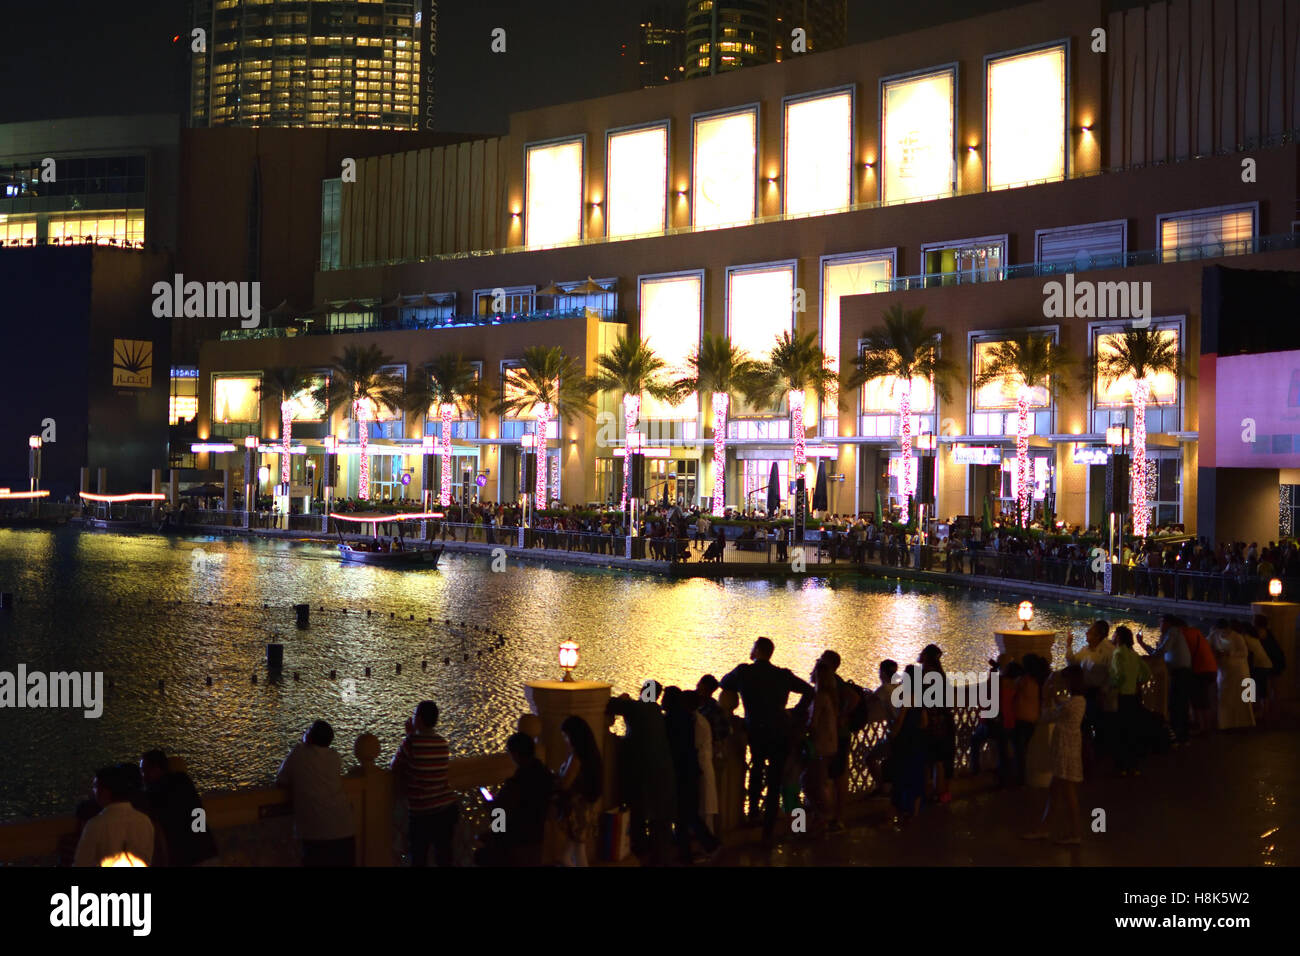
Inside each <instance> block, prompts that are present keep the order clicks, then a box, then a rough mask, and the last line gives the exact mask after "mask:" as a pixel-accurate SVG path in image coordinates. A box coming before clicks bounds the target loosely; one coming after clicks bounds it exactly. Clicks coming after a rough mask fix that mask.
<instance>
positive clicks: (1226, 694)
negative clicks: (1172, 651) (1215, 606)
mask: <svg viewBox="0 0 1300 956" xmlns="http://www.w3.org/2000/svg"><path fill="white" fill-rule="evenodd" d="M1209 641H1210V644H1211V645H1212V646H1213V647H1214V656H1215V657H1216V658H1217V659H1218V661H1219V729H1220V730H1234V729H1236V728H1239V727H1254V726H1255V712H1254V710H1253V709H1252V708H1251V705H1250V702H1249V701H1246V700H1243V699H1242V695H1243V691H1244V687H1243V684H1244V682H1245V681H1246V680H1247V679H1248V678H1249V677H1250V662H1249V656H1248V655H1249V652H1248V650H1247V647H1246V639H1245V638H1244V637H1243V636H1242V635H1241V634H1240V633H1238V632H1237V630H1236V629H1235V628H1233V627H1232V626H1231V625H1229V624H1228V623H1227V622H1226V621H1220V622H1219V623H1218V625H1216V626H1215V628H1214V630H1213V631H1211V632H1210V636H1209Z"/></svg>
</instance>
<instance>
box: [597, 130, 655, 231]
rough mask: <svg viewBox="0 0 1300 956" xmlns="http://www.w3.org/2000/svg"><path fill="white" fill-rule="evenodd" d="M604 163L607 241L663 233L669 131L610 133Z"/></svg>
mask: <svg viewBox="0 0 1300 956" xmlns="http://www.w3.org/2000/svg"><path fill="white" fill-rule="evenodd" d="M606 163H607V165H606V170H607V172H606V176H607V177H608V181H609V196H608V197H607V198H608V203H607V204H606V207H605V210H606V215H607V217H608V219H607V223H608V226H607V228H608V235H609V236H610V238H617V237H619V236H635V235H641V234H644V233H650V232H662V231H663V230H664V228H665V227H666V225H667V219H666V215H667V211H668V127H667V126H654V127H651V128H649V129H634V130H628V131H627V132H624V133H612V134H611V135H610V137H609V143H608V154H607V159H606Z"/></svg>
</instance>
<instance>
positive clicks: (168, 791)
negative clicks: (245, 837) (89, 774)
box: [140, 750, 217, 866]
mask: <svg viewBox="0 0 1300 956" xmlns="http://www.w3.org/2000/svg"><path fill="white" fill-rule="evenodd" d="M140 774H141V776H142V777H143V778H144V802H145V805H146V807H147V812H148V814H149V818H150V819H151V820H153V823H154V826H155V828H157V829H158V830H160V831H161V832H162V837H163V839H164V840H165V841H166V846H167V865H168V866H194V865H195V864H196V863H201V862H203V861H204V860H210V859H212V858H213V857H214V856H216V855H217V842H216V840H214V839H213V838H212V833H211V831H209V830H208V825H207V818H206V816H205V815H204V813H203V812H202V811H203V800H202V799H201V798H200V797H199V791H198V790H197V789H196V788H195V786H194V781H193V780H191V779H190V776H189V774H187V773H185V772H183V771H177V770H172V769H170V767H169V765H168V761H167V754H166V753H165V752H164V751H162V750H148V751H146V752H145V753H144V754H143V755H142V756H141V757H140Z"/></svg>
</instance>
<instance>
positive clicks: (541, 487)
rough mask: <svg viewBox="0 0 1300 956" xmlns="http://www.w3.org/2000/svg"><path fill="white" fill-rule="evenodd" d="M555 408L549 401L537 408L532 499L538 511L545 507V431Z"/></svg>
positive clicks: (548, 426) (549, 424)
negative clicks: (535, 493) (535, 478)
mask: <svg viewBox="0 0 1300 956" xmlns="http://www.w3.org/2000/svg"><path fill="white" fill-rule="evenodd" d="M554 414H555V410H554V409H553V408H552V407H551V405H550V404H549V403H547V404H542V405H539V406H538V408H537V497H536V499H535V501H534V507H535V508H536V509H537V510H538V511H542V510H544V509H545V508H546V479H547V477H548V475H547V472H548V471H550V469H549V468H548V467H547V460H546V432H547V430H548V429H549V428H550V427H551V417H552V416H553V415H554Z"/></svg>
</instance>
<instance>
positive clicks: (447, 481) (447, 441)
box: [438, 402, 464, 508]
mask: <svg viewBox="0 0 1300 956" xmlns="http://www.w3.org/2000/svg"><path fill="white" fill-rule="evenodd" d="M455 410H456V406H455V405H453V404H451V402H443V403H442V404H441V405H439V406H438V417H439V419H440V420H441V422H442V435H441V436H440V437H441V439H442V482H441V490H440V491H439V497H438V501H439V503H441V505H442V506H443V507H444V508H445V507H447V506H448V505H449V504H451V413H452V412H454V411H455ZM461 504H464V502H461Z"/></svg>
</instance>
